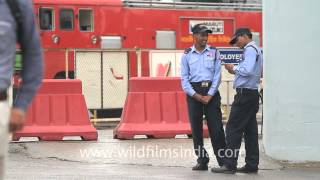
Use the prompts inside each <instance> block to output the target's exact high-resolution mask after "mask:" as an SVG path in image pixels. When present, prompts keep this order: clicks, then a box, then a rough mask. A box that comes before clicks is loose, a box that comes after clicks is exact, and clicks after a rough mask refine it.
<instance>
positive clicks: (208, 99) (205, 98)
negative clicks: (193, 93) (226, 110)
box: [203, 95, 212, 104]
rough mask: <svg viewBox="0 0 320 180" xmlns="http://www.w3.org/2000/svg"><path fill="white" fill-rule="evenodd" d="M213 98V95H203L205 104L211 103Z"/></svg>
mask: <svg viewBox="0 0 320 180" xmlns="http://www.w3.org/2000/svg"><path fill="white" fill-rule="evenodd" d="M211 99H212V96H211V95H207V96H203V100H204V104H209V102H210V101H211Z"/></svg>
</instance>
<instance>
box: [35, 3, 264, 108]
mask: <svg viewBox="0 0 320 180" xmlns="http://www.w3.org/2000/svg"><path fill="white" fill-rule="evenodd" d="M33 2H34V10H35V13H36V17H37V21H38V24H39V29H40V34H41V39H42V44H43V47H44V54H45V67H46V68H45V78H66V77H67V78H73V77H74V76H76V78H79V79H81V80H82V81H83V84H84V94H85V97H86V101H87V104H88V107H89V109H115V108H121V107H122V106H123V103H124V100H125V97H126V93H127V88H128V78H130V77H135V76H152V74H153V73H152V68H153V67H152V62H151V58H152V57H154V56H153V55H150V52H151V51H150V50H155V51H156V52H157V53H158V55H159V56H161V55H162V54H161V53H162V51H163V52H165V53H166V52H171V51H177V50H180V51H181V50H182V49H185V48H187V47H190V46H191V45H192V43H193V39H192V34H191V28H192V26H193V25H195V24H198V23H204V24H206V25H207V26H208V27H209V28H211V29H212V31H213V33H212V35H210V36H209V40H208V43H209V44H210V45H213V46H217V47H228V46H229V44H228V42H229V40H230V36H231V35H232V34H233V33H234V31H235V29H236V28H238V27H243V26H246V27H249V28H250V29H251V30H252V32H253V37H254V40H255V41H256V42H257V43H258V44H262V13H261V4H248V3H247V4H243V3H199V2H181V1H180V2H178V1H173V2H168V1H166V2H164V1H154V0H153V1H138V0H123V1H122V0H33ZM102 50H108V53H107V54H108V55H109V57H105V54H104V52H101V51H102ZM159 51H160V53H159ZM115 52H119V53H118V54H117V53H115ZM110 54H111V55H110ZM91 59H92V60H91ZM94 59H95V60H94ZM100 59H101V62H100ZM121 59H122V60H123V64H121V65H122V66H123V67H125V66H126V70H125V71H123V72H121V71H119V70H118V69H119V67H120V66H118V67H117V68H118V69H117V68H116V67H115V66H116V63H118V64H119V62H120V63H121V61H120V60H121ZM97 61H98V62H99V63H100V64H98V63H97ZM78 62H80V64H79V63H78ZM107 62H109V63H110V62H111V65H106V63H107ZM124 62H126V63H124ZM81 63H82V64H81ZM112 63H113V64H112ZM176 64H177V63H176ZM171 66H172V63H171ZM100 67H101V68H100ZM137 67H138V68H137ZM167 67H168V66H166V67H164V66H163V69H165V68H167ZM169 67H170V64H169ZM77 68H78V69H80V70H81V68H82V69H85V70H83V71H80V70H79V72H77ZM120 68H122V67H120ZM98 71H99V73H101V74H99V73H97V72H98ZM157 71H158V72H160V71H161V67H160V68H158V70H157ZM165 71H166V70H163V72H165ZM176 71H178V68H176ZM65 72H68V73H65ZM158 72H157V73H158ZM94 73H96V74H95V75H94ZM165 74H168V73H167V71H166V73H165ZM108 75H110V76H112V78H113V79H107V78H105V76H108ZM173 75H175V74H173ZM90 78H91V79H90ZM103 78H105V79H103ZM120 81H122V84H121V83H120ZM98 82H101V83H100V84H94V83H98ZM103 83H106V84H103ZM107 83H108V84H107ZM112 88H113V89H112ZM98 92H100V93H98ZM119 96H121V97H119Z"/></svg>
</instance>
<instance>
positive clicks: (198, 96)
mask: <svg viewBox="0 0 320 180" xmlns="http://www.w3.org/2000/svg"><path fill="white" fill-rule="evenodd" d="M192 97H193V98H194V99H195V100H197V101H199V102H201V103H205V101H204V98H203V96H202V95H200V94H198V93H195V94H194V95H193V96H192Z"/></svg>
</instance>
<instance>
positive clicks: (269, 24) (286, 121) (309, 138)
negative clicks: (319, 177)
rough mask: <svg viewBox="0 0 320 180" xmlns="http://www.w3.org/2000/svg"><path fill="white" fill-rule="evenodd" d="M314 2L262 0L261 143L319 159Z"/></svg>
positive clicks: (276, 153) (319, 52) (319, 36)
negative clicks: (262, 79)
mask: <svg viewBox="0 0 320 180" xmlns="http://www.w3.org/2000/svg"><path fill="white" fill-rule="evenodd" d="M319 7H320V1H319V0H305V1H301V0H264V1H263V11H264V12H263V18H264V19H263V26H264V27H263V30H264V36H263V40H264V42H263V50H264V75H265V94H264V98H265V99H264V132H263V133H264V139H263V143H264V148H265V151H266V154H267V155H269V156H271V157H272V158H275V159H279V160H289V161H295V162H304V161H320V98H319V97H320V11H319Z"/></svg>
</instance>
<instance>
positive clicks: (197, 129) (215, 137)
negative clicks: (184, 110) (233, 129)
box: [187, 90, 226, 165]
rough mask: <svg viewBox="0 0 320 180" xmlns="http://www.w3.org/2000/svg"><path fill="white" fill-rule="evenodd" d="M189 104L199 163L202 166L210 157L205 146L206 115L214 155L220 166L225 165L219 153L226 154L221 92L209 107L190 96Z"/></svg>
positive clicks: (188, 97) (213, 98)
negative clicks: (204, 118)
mask: <svg viewBox="0 0 320 180" xmlns="http://www.w3.org/2000/svg"><path fill="white" fill-rule="evenodd" d="M206 92H207V90H206ZM187 103H188V110H189V119H190V124H191V129H192V138H193V145H194V150H195V153H196V155H197V156H198V160H197V162H198V163H202V164H207V163H208V162H209V155H208V153H207V151H206V150H205V148H204V146H203V115H205V116H206V119H207V124H208V130H209V134H210V138H211V144H212V146H213V150H214V154H215V155H216V158H217V161H218V163H219V165H223V159H222V158H220V157H219V152H220V154H221V155H223V154H224V149H225V146H226V143H225V134H224V130H223V125H222V113H221V109H220V105H221V97H220V94H219V92H217V93H216V94H215V95H214V96H213V97H212V100H211V101H210V102H209V104H208V105H204V104H202V103H201V102H199V101H197V100H195V99H194V98H192V97H190V96H187Z"/></svg>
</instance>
